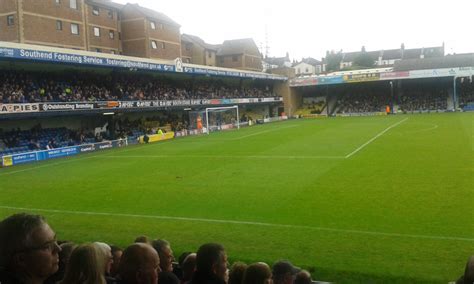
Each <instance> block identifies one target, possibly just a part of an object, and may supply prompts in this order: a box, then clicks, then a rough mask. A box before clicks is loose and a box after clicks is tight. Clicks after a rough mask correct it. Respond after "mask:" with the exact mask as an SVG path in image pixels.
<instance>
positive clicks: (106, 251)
mask: <svg viewBox="0 0 474 284" xmlns="http://www.w3.org/2000/svg"><path fill="white" fill-rule="evenodd" d="M178 260H179V262H175V258H174V255H173V250H172V248H171V245H170V243H169V242H167V241H165V240H163V239H153V240H152V239H150V238H148V237H146V236H140V237H137V238H136V239H135V241H134V243H132V244H130V245H128V246H127V247H126V248H123V249H122V248H120V247H118V246H114V245H109V244H106V243H103V242H92V243H84V244H75V243H73V242H70V241H59V240H58V239H57V236H56V234H55V232H54V231H53V229H52V228H51V226H50V225H49V224H48V223H47V222H46V220H45V219H44V218H43V217H42V216H40V215H31V214H26V213H20V214H15V215H12V216H10V217H7V218H5V219H4V220H3V221H1V222H0V283H2V284H17V283H34V284H42V283H47V284H55V283H58V284H271V283H275V284H293V283H294V284H311V283H312V282H313V281H312V279H311V275H310V273H309V272H308V271H305V270H301V269H300V268H297V267H295V266H293V265H292V264H291V263H290V262H288V261H286V260H281V261H278V262H276V263H275V264H274V265H273V266H272V267H270V266H269V265H268V264H266V263H264V262H257V263H253V264H250V265H247V264H245V263H242V262H236V263H234V264H233V265H232V266H231V267H230V269H229V263H228V260H227V253H226V250H225V248H224V247H223V246H222V245H220V244H217V243H207V244H203V245H202V246H200V247H199V248H198V250H197V251H196V252H185V253H183V254H182V255H181V256H180V257H179V259H178Z"/></svg>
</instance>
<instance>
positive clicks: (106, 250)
mask: <svg viewBox="0 0 474 284" xmlns="http://www.w3.org/2000/svg"><path fill="white" fill-rule="evenodd" d="M92 245H93V246H94V247H95V248H96V251H97V255H98V257H99V258H98V260H97V261H98V265H99V268H100V271H103V273H104V274H105V273H106V268H107V267H106V266H107V264H108V263H109V261H110V258H111V257H112V249H111V248H110V246H109V245H108V244H106V243H102V242H95V243H93V244H92Z"/></svg>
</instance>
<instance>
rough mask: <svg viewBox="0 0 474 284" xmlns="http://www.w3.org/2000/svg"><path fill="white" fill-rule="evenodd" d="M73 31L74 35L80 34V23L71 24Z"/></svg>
mask: <svg viewBox="0 0 474 284" xmlns="http://www.w3.org/2000/svg"><path fill="white" fill-rule="evenodd" d="M71 33H72V34H73V35H78V34H79V25H78V24H71Z"/></svg>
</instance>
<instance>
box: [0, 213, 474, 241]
mask: <svg viewBox="0 0 474 284" xmlns="http://www.w3.org/2000/svg"><path fill="white" fill-rule="evenodd" d="M0 208H1V209H10V210H21V211H36V212H48V213H60V214H75V215H89V216H113V217H128V218H147V219H161V220H175V221H190V222H206V223H221V224H236V225H253V226H264V227H274V228H291V229H307V230H316V231H326V232H335V233H345V234H360V235H372V236H385V237H403V238H414V239H431V240H451V241H466V242H474V238H464V237H447V236H431V235H416V234H399V233H385V232H377V231H362V230H346V229H335V228H326V227H313V226H304V225H285V224H273V223H264V222H251V221H234V220H222V219H206V218H190V217H173V216H160V215H141V214H125V213H105V212H90V211H70V210H55V209H38V208H23V207H12V206H0Z"/></svg>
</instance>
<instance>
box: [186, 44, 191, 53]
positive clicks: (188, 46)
mask: <svg viewBox="0 0 474 284" xmlns="http://www.w3.org/2000/svg"><path fill="white" fill-rule="evenodd" d="M190 50H191V44H190V43H187V44H186V51H190Z"/></svg>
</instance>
